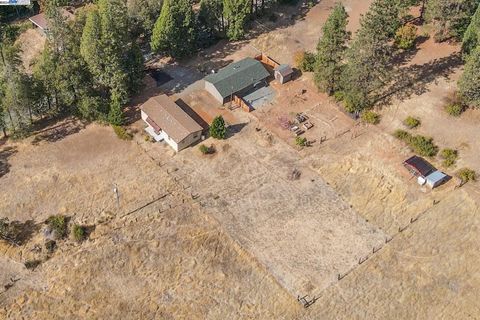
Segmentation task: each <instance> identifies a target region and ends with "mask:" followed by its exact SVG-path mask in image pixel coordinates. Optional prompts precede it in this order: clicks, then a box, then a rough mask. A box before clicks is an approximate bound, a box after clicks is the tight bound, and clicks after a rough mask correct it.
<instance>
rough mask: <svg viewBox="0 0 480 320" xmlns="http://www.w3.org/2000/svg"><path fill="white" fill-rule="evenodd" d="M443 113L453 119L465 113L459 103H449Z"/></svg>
mask: <svg viewBox="0 0 480 320" xmlns="http://www.w3.org/2000/svg"><path fill="white" fill-rule="evenodd" d="M445 111H447V113H448V114H449V115H451V116H453V117H460V115H461V114H462V113H463V111H465V107H464V106H463V105H462V104H460V103H451V104H449V105H447V106H446V107H445Z"/></svg>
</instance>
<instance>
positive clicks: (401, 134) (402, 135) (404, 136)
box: [393, 129, 412, 142]
mask: <svg viewBox="0 0 480 320" xmlns="http://www.w3.org/2000/svg"><path fill="white" fill-rule="evenodd" d="M393 136H394V137H395V138H397V139H399V140H402V141H404V142H406V141H408V139H410V138H411V137H412V135H411V134H410V133H408V132H407V131H405V130H400V129H398V130H396V131H395V132H394V133H393Z"/></svg>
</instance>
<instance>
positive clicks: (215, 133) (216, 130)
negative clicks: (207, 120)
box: [209, 116, 227, 139]
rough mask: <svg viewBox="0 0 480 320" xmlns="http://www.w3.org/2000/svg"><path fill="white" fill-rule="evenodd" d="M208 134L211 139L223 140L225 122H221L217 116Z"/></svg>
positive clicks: (220, 117) (225, 133)
mask: <svg viewBox="0 0 480 320" xmlns="http://www.w3.org/2000/svg"><path fill="white" fill-rule="evenodd" d="M209 132H210V136H211V137H212V138H215V139H225V137H226V135H227V128H226V127H225V120H223V117H222V116H217V117H215V119H213V121H212V124H211V125H210V129H209Z"/></svg>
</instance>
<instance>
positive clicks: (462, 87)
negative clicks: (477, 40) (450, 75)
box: [458, 45, 480, 108]
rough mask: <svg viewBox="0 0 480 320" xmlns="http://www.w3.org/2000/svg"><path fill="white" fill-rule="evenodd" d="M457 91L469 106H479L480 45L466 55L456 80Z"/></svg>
mask: <svg viewBox="0 0 480 320" xmlns="http://www.w3.org/2000/svg"><path fill="white" fill-rule="evenodd" d="M458 88H459V93H460V95H461V97H462V98H463V100H464V101H465V102H466V103H468V104H469V105H470V106H473V107H476V108H480V45H478V46H477V47H476V48H475V49H474V50H473V51H472V52H471V53H470V55H469V56H468V58H467V63H466V64H465V70H464V71H463V74H462V76H461V78H460V80H459V82H458Z"/></svg>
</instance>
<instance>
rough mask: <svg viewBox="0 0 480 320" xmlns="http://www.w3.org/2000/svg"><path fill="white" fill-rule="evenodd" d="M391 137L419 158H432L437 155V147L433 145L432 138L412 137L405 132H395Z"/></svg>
mask: <svg viewBox="0 0 480 320" xmlns="http://www.w3.org/2000/svg"><path fill="white" fill-rule="evenodd" d="M393 135H394V136H395V137H396V138H397V139H399V140H402V141H403V142H405V143H406V144H407V145H408V146H409V147H410V148H411V149H412V150H413V151H415V152H416V153H418V154H420V155H421V156H425V157H433V156H435V155H436V154H437V153H438V147H437V146H436V145H435V144H434V143H433V139H432V138H427V137H424V136H414V135H411V134H410V133H408V132H407V131H405V130H396V131H395V132H394V134H393Z"/></svg>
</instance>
